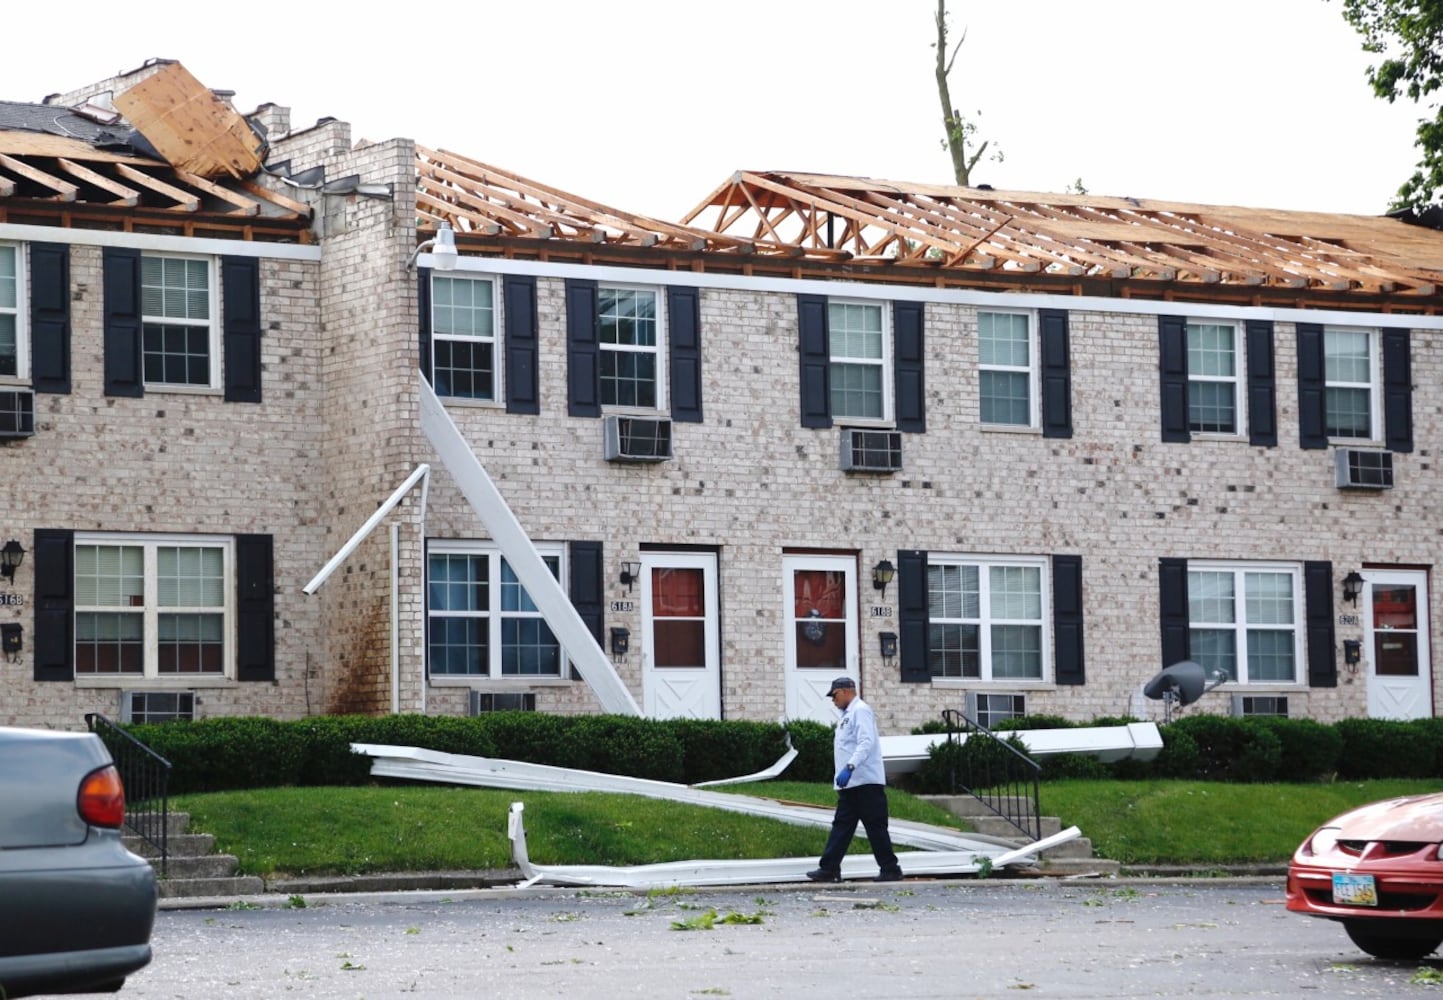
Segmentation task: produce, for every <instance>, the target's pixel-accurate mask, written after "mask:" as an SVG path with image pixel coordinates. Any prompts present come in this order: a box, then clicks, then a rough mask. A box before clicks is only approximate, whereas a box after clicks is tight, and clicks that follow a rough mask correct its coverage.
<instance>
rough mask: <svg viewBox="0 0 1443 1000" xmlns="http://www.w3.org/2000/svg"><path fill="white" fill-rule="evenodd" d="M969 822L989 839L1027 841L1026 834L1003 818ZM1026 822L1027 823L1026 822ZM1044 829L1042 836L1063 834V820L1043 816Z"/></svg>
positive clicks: (995, 817) (975, 817)
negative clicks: (1003, 838) (1000, 838)
mask: <svg viewBox="0 0 1443 1000" xmlns="http://www.w3.org/2000/svg"><path fill="white" fill-rule="evenodd" d="M967 822H969V823H971V824H972V827H973V829H975V830H976V831H977V832H978V833H980V834H983V835H984V836H987V837H1007V838H1009V839H1011V838H1022V839H1024V840H1025V839H1027V837H1026V834H1024V833H1022V831H1020V830H1018V829H1017V827H1015V826H1013V825H1012V824H1011V823H1010V822H1008V821H1007V820H1005V819H1003V818H1002V817H1001V816H969V817H967ZM1024 822H1025V821H1024ZM1038 823H1039V824H1040V825H1041V827H1042V836H1044V837H1050V836H1052V835H1053V834H1054V833H1061V832H1062V820H1060V819H1058V818H1057V817H1056V816H1043V817H1041V818H1040V819H1039V820H1038Z"/></svg>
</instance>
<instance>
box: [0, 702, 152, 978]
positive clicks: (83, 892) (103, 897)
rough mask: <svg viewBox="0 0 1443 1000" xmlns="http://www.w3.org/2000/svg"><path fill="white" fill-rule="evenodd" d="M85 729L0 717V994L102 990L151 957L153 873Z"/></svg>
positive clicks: (99, 746)
mask: <svg viewBox="0 0 1443 1000" xmlns="http://www.w3.org/2000/svg"><path fill="white" fill-rule="evenodd" d="M124 814H125V793H124V789H123V788H122V787H121V781H120V775H119V774H118V773H117V772H116V770H115V766H114V764H113V763H112V762H111V757H110V752H109V751H108V750H106V748H105V744H103V743H102V742H101V741H100V738H99V737H98V736H95V735H94V734H92V733H67V732H51V731H48V730H39V729H11V728H5V727H0V997H5V998H6V1000H14V998H16V997H24V996H31V995H34V994H37V993H47V994H49V993H100V992H106V993H109V992H114V991H115V990H118V989H120V987H121V985H122V984H123V983H124V982H125V977H126V976H128V975H129V974H130V973H132V972H134V971H135V970H136V969H140V968H143V967H144V966H145V965H146V963H148V962H149V961H150V930H151V925H152V924H154V922H155V872H154V870H153V869H152V868H151V866H150V864H149V863H148V862H146V861H145V859H143V858H140V857H137V856H136V855H134V854H132V853H131V852H130V851H128V850H126V849H125V846H124V845H123V844H122V843H121V839H120V825H121V822H122V820H123V819H124Z"/></svg>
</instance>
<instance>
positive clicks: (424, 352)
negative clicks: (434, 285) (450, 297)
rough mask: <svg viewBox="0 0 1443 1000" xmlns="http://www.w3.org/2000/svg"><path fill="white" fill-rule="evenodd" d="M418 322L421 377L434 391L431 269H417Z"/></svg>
mask: <svg viewBox="0 0 1443 1000" xmlns="http://www.w3.org/2000/svg"><path fill="white" fill-rule="evenodd" d="M416 320H417V325H418V336H417V343H418V346H419V348H420V352H421V357H420V365H421V377H422V378H424V379H425V380H426V381H427V382H428V383H429V384H430V386H431V388H432V389H434V388H436V380H435V379H433V378H432V377H431V269H430V268H429V267H418V268H417V269H416Z"/></svg>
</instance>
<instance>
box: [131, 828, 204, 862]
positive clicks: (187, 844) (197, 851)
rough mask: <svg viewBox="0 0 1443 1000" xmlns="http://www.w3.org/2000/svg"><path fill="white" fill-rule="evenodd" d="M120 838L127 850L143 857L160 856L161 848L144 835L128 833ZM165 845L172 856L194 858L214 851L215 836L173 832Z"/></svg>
mask: <svg viewBox="0 0 1443 1000" xmlns="http://www.w3.org/2000/svg"><path fill="white" fill-rule="evenodd" d="M120 839H121V842H122V843H124V844H125V847H126V849H127V850H129V851H132V852H134V853H136V854H139V855H140V856H141V857H142V858H156V857H159V856H160V848H158V847H155V846H154V845H153V844H151V842H150V841H148V840H146V839H145V838H143V837H137V836H136V835H135V834H130V833H128V834H126V835H125V836H124V837H122V838H120ZM165 846H166V850H167V852H169V854H170V856H171V857H172V858H194V857H199V856H200V855H202V854H209V853H211V852H212V851H214V850H215V837H214V836H212V835H211V834H209V833H173V834H171V835H170V836H169V837H168V838H167V839H166V843H165Z"/></svg>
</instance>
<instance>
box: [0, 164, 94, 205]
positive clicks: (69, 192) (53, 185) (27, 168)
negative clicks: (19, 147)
mask: <svg viewBox="0 0 1443 1000" xmlns="http://www.w3.org/2000/svg"><path fill="white" fill-rule="evenodd" d="M0 167H4V168H5V169H6V170H8V171H10V172H11V173H13V174H19V175H20V176H21V177H24V178H26V179H27V180H31V181H34V182H35V183H36V184H39V185H40V186H42V187H47V188H49V189H50V190H52V191H54V192H55V198H56V200H57V201H74V200H75V196H76V194H78V193H79V189H78V188H77V187H76V186H75V185H74V184H71V183H70V182H69V181H64V180H61V179H60V178H59V177H56V176H54V175H52V174H49V173H46V172H45V171H44V170H40V169H39V168H37V167H32V166H31V165H30V164H28V163H25V162H23V161H21V160H17V159H16V158H15V157H13V156H7V155H6V154H5V153H0Z"/></svg>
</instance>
